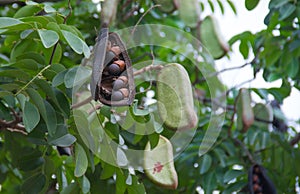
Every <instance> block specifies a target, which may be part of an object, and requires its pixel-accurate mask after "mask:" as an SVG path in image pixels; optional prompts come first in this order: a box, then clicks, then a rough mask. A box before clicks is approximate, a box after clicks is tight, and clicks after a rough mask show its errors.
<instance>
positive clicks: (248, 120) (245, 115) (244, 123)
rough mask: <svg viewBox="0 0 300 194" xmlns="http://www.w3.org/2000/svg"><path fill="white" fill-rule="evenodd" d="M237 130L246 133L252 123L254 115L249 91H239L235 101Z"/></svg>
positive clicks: (244, 89) (243, 89)
mask: <svg viewBox="0 0 300 194" xmlns="http://www.w3.org/2000/svg"><path fill="white" fill-rule="evenodd" d="M237 114H238V128H239V129H242V130H243V132H246V131H247V130H248V128H249V127H250V126H251V125H252V124H253V122H254V113H253V109H252V107H251V95H250V91H249V89H246V88H242V89H240V92H239V96H238V101H237Z"/></svg>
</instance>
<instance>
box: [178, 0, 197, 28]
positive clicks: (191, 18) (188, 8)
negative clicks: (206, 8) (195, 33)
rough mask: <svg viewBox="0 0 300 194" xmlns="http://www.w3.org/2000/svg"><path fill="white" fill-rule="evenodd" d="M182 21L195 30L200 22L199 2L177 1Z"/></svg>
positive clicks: (195, 0) (190, 0)
mask: <svg viewBox="0 0 300 194" xmlns="http://www.w3.org/2000/svg"><path fill="white" fill-rule="evenodd" d="M176 2H177V4H178V11H179V16H180V18H181V20H182V21H183V22H184V23H185V24H186V25H187V26H189V27H191V28H195V27H197V25H198V22H199V21H200V15H201V13H200V11H201V8H200V5H199V2H198V0H188V1H187V0H177V1H176Z"/></svg>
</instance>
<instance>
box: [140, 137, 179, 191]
mask: <svg viewBox="0 0 300 194" xmlns="http://www.w3.org/2000/svg"><path fill="white" fill-rule="evenodd" d="M144 153H145V154H144V170H145V173H146V175H147V177H148V178H149V179H150V180H151V181H152V182H153V183H155V184H156V185H158V186H161V187H164V188H167V189H176V188H177V185H178V177H177V173H176V170H175V167H174V158H173V147H172V144H171V142H170V141H169V140H168V139H167V138H165V137H163V136H161V135H160V136H159V141H158V143H157V145H156V147H155V148H154V149H151V145H150V142H148V143H147V145H146V147H145V152H144Z"/></svg>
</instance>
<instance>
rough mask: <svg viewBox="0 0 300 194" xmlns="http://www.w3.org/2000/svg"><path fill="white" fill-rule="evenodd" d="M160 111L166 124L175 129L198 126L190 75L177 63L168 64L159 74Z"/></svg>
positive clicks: (158, 94) (158, 96) (158, 97)
mask: <svg viewBox="0 0 300 194" xmlns="http://www.w3.org/2000/svg"><path fill="white" fill-rule="evenodd" d="M157 99H158V112H159V114H160V116H161V118H162V120H163V121H164V124H165V125H166V126H167V127H168V128H170V129H173V130H177V129H178V130H187V129H191V128H194V127H196V126H197V123H198V117H197V114H196V113H195V111H194V99H193V92H192V87H191V82H190V79H189V75H188V74H187V72H186V70H185V69H184V67H182V66H181V65H180V64H177V63H171V64H168V65H166V66H165V67H164V68H163V69H162V70H160V72H159V73H158V76H157Z"/></svg>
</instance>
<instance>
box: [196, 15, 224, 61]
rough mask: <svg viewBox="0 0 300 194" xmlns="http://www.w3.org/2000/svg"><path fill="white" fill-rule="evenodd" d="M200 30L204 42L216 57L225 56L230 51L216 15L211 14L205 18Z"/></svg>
mask: <svg viewBox="0 0 300 194" xmlns="http://www.w3.org/2000/svg"><path fill="white" fill-rule="evenodd" d="M199 32H200V33H199V34H200V39H201V42H202V44H203V45H204V46H205V48H206V49H207V50H208V51H209V52H210V54H211V55H212V56H213V57H214V58H215V59H219V58H221V57H223V56H224V55H226V53H227V52H228V51H229V45H228V43H227V42H226V41H225V39H224V37H223V36H222V34H221V32H220V29H219V25H218V23H217V19H216V18H215V17H214V16H212V15H209V16H207V17H205V18H204V20H203V21H202V22H201V25H200V28H199Z"/></svg>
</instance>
